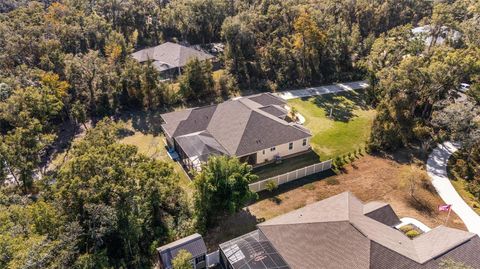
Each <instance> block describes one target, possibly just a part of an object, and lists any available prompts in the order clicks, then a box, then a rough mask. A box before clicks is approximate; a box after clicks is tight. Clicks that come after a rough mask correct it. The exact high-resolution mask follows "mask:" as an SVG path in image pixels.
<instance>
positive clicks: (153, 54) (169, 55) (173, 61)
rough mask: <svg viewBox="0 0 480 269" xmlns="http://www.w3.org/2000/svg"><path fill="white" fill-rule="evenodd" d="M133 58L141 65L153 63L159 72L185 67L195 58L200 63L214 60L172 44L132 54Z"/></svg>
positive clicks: (196, 51)
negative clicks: (147, 62) (148, 62)
mask: <svg viewBox="0 0 480 269" xmlns="http://www.w3.org/2000/svg"><path fill="white" fill-rule="evenodd" d="M132 57H133V58H134V59H136V60H137V61H139V62H141V63H143V62H146V61H152V64H153V66H155V68H157V69H158V70H159V71H165V70H168V69H172V68H177V67H182V66H185V65H186V64H187V63H188V61H189V60H190V59H193V58H197V59H198V60H200V61H203V60H208V59H212V58H214V56H213V55H211V54H208V53H205V52H203V51H200V50H197V49H194V48H190V47H185V46H182V45H180V44H176V43H172V42H166V43H163V44H161V45H158V46H156V47H152V48H146V49H143V50H139V51H137V52H134V53H132Z"/></svg>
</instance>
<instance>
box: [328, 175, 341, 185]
mask: <svg viewBox="0 0 480 269" xmlns="http://www.w3.org/2000/svg"><path fill="white" fill-rule="evenodd" d="M325 182H327V184H328V185H338V184H340V182H338V179H336V178H335V177H329V178H327V179H326V180H325Z"/></svg>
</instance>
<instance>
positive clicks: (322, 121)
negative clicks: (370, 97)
mask: <svg viewBox="0 0 480 269" xmlns="http://www.w3.org/2000/svg"><path fill="white" fill-rule="evenodd" d="M288 104H289V106H294V107H295V108H296V109H297V110H298V111H299V112H300V114H302V115H303V116H304V117H305V120H306V121H305V124H304V125H305V127H307V128H308V129H309V130H310V131H311V132H312V134H313V137H312V140H311V145H312V148H313V150H314V151H315V152H316V153H317V154H318V155H319V156H320V159H321V160H327V159H331V158H335V157H337V156H340V155H343V154H346V153H350V152H353V151H354V150H357V149H360V148H363V147H365V144H366V142H367V140H368V137H369V136H370V130H371V127H372V123H373V118H374V117H375V110H374V109H372V108H370V107H369V106H368V105H367V104H366V101H365V94H364V92H363V91H349V92H342V93H339V94H326V95H321V96H316V97H310V98H301V99H300V98H299V99H293V100H290V101H289V102H288ZM330 112H332V117H331V118H330V117H329V115H330Z"/></svg>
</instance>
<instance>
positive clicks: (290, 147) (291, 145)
mask: <svg viewBox="0 0 480 269" xmlns="http://www.w3.org/2000/svg"><path fill="white" fill-rule="evenodd" d="M288 149H289V150H292V149H293V142H290V144H288Z"/></svg>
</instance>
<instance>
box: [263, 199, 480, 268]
mask: <svg viewBox="0 0 480 269" xmlns="http://www.w3.org/2000/svg"><path fill="white" fill-rule="evenodd" d="M367 205H368V204H367ZM385 208H386V207H385V206H381V205H380V204H370V205H368V206H366V205H363V203H362V202H361V201H359V200H358V199H357V198H356V197H355V196H353V195H352V194H351V193H349V192H345V193H342V194H339V195H336V196H333V197H330V198H328V199H325V200H322V201H320V202H317V203H313V204H310V205H307V206H305V207H303V208H301V209H298V210H295V211H292V212H289V213H287V214H284V215H281V216H279V217H276V218H273V219H271V220H268V221H266V222H264V223H261V224H259V225H258V228H259V229H260V230H261V231H262V232H263V233H264V234H265V236H266V237H267V238H268V240H269V241H270V242H271V243H272V245H273V247H275V248H276V249H277V250H278V252H279V253H280V254H281V255H282V257H283V258H284V259H285V260H286V262H287V263H288V264H289V265H290V266H291V267H292V268H365V269H366V268H436V267H429V266H431V264H436V265H438V262H439V257H448V256H449V255H451V254H450V253H452V251H457V249H458V248H462V249H465V251H470V252H472V250H471V249H472V246H471V245H472V244H474V245H475V246H478V244H479V243H478V241H479V238H478V236H476V235H475V234H472V233H468V232H464V231H460V230H456V229H451V228H447V227H444V226H439V227H437V228H435V229H432V230H431V231H429V232H427V233H424V234H422V235H420V236H418V237H416V238H414V239H413V240H411V239H409V238H408V237H407V236H405V235H404V234H403V233H402V232H400V231H398V230H397V229H395V228H393V227H391V226H388V225H385V224H383V223H382V222H379V221H377V220H375V219H374V218H371V217H369V216H366V215H365V213H366V214H370V213H373V212H376V211H377V212H382V210H385ZM378 210H380V211H378ZM383 212H387V213H388V214H391V213H390V212H388V211H383ZM387 219H389V218H387ZM380 220H381V221H383V220H384V219H383V218H380ZM385 255H389V256H390V258H389V259H385V258H384V256H385ZM452 255H453V254H452ZM455 258H456V259H457V260H459V261H461V262H464V263H467V264H472V265H474V268H480V261H479V259H478V257H476V256H474V254H473V253H470V254H465V255H463V256H459V255H456V256H455ZM397 262H398V263H397ZM385 264H388V266H384V265H385ZM315 265H316V266H315ZM319 265H321V266H319ZM410 265H412V266H410ZM413 265H414V266H413ZM382 266H384V267H382ZM432 266H433V265H432Z"/></svg>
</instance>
